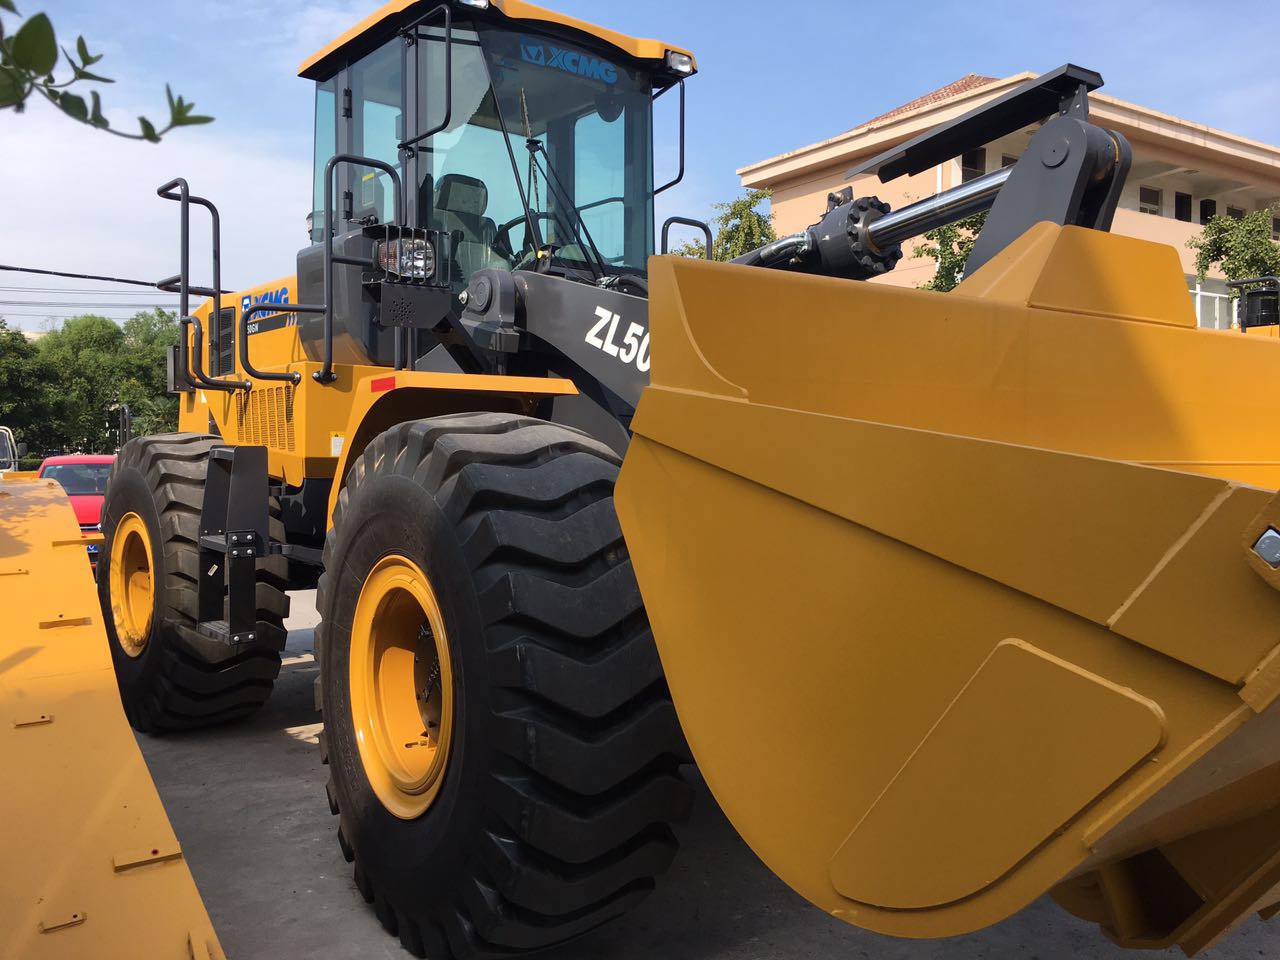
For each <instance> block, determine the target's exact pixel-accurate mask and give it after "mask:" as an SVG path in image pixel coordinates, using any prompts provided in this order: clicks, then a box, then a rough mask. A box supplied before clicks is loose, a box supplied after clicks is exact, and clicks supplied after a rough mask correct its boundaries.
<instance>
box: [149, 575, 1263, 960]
mask: <svg viewBox="0 0 1280 960" xmlns="http://www.w3.org/2000/svg"><path fill="white" fill-rule="evenodd" d="M293 609H294V613H293V616H292V617H291V619H290V621H289V627H290V633H289V645H288V650H287V652H286V659H285V664H284V668H283V670H282V671H281V674H280V680H279V683H278V685H277V687H276V690H275V692H274V693H273V694H272V698H271V700H270V702H269V703H268V704H267V706H266V708H265V709H263V710H262V711H261V712H260V713H259V714H258V715H257V716H256V717H254V718H253V719H252V720H250V721H248V722H246V723H242V724H237V725H234V726H231V727H225V728H220V729H216V730H210V731H204V732H199V733H194V734H185V735H180V736H171V737H166V738H159V739H154V738H150V737H140V738H139V740H140V742H141V744H142V749H143V753H144V754H145V755H146V758H147V762H148V764H149V765H150V767H151V772H152V775H153V776H154V778H155V781H156V785H157V786H158V787H159V789H160V794H161V796H162V797H163V798H164V802H165V806H166V807H167V808H168V811H169V817H170V819H171V820H172V821H173V826H174V829H175V830H176V831H177V834H178V839H179V840H180V841H181V842H182V845H183V848H184V850H185V852H186V857H187V860H188V862H189V863H190V866H191V871H192V873H194V874H195V878H196V883H197V884H198V885H199V887H200V891H201V893H202V894H203V895H204V899H205V904H206V906H207V907H208V909H209V913H210V915H211V916H212V917H213V922H214V925H215V927H216V928H217V930H218V933H219V936H220V937H221V938H222V943H223V946H224V947H225V948H226V951H227V955H228V957H229V958H230V960H303V958H306V960H372V958H382V957H386V958H394V960H404V958H406V957H408V956H409V955H408V954H407V953H405V952H404V951H402V950H401V949H400V944H399V941H397V940H395V939H393V938H391V937H389V936H387V935H386V934H385V933H384V932H383V930H382V928H381V926H380V925H379V924H378V922H377V920H376V919H375V918H374V916H373V912H372V911H371V910H370V909H369V908H368V907H367V906H366V905H365V903H364V901H363V900H361V898H360V895H359V894H358V893H357V892H356V888H355V885H354V884H353V883H352V880H351V868H350V866H349V865H348V864H347V863H346V862H345V861H344V860H343V859H342V854H341V853H340V852H339V850H338V844H337V841H336V840H335V838H334V833H335V831H336V829H337V821H336V819H335V818H334V817H331V816H330V815H329V807H328V804H327V803H326V801H325V796H324V779H325V773H324V768H323V767H322V766H321V764H320V759H319V755H318V748H317V746H316V733H317V731H318V730H319V725H318V724H317V722H316V720H317V715H316V713H315V711H314V710H313V706H312V690H311V688H312V680H313V678H314V677H315V674H316V669H317V668H316V664H315V661H314V659H313V658H312V656H311V649H312V647H311V644H312V629H311V628H312V627H313V626H314V625H315V622H316V617H315V594H314V592H307V593H299V594H295V595H294V598H293ZM694 776H695V779H696V775H694ZM679 833H680V839H681V841H682V844H683V846H682V848H681V852H680V856H679V857H678V858H677V860H676V863H675V865H674V866H673V867H672V869H671V871H670V873H669V874H668V875H667V876H666V877H664V878H662V881H661V882H660V883H659V887H658V891H657V892H656V893H655V894H654V895H653V896H652V897H650V898H649V900H648V901H646V902H645V903H644V905H643V906H641V907H640V908H639V909H638V910H636V911H634V912H633V913H631V914H630V915H628V916H627V917H624V918H623V919H622V920H620V921H617V922H615V923H613V924H610V925H608V926H606V927H604V928H602V929H600V930H598V931H596V932H594V933H592V934H590V935H588V936H587V937H585V938H583V939H582V940H580V941H577V942H576V943H574V944H572V945H570V946H569V947H566V948H563V949H560V950H558V951H554V952H552V953H550V954H547V956H549V957H552V958H554V960H655V958H661V960H710V958H724V960H746V958H753V960H757V958H758V960H766V958H767V960H773V958H776V960H801V958H828V957H831V958H836V957H838V958H875V960H984V958H991V960H996V958H999V960H1014V958H1018V960H1068V958H1071V960H1121V958H1130V960H1132V958H1134V957H1136V956H1137V957H1140V956H1146V957H1164V956H1165V955H1164V954H1134V953H1130V952H1128V951H1123V950H1119V949H1117V948H1115V947H1113V946H1111V945H1109V944H1108V943H1107V942H1106V941H1105V940H1104V939H1103V938H1102V937H1101V935H1100V934H1099V933H1098V931H1097V930H1096V928H1094V927H1092V926H1090V925H1089V924H1085V923H1082V922H1080V921H1078V920H1075V919H1073V918H1072V917H1070V916H1068V915H1067V914H1066V913H1064V912H1063V911H1062V910H1060V909H1058V908H1057V907H1056V906H1055V905H1054V904H1052V903H1051V902H1048V901H1042V902H1040V903H1037V904H1035V905H1033V906H1032V907H1030V908H1029V909H1027V910H1025V911H1023V912H1022V913H1021V914H1019V915H1018V916H1016V917H1013V918H1012V919H1010V920H1007V921H1006V922H1004V923H1002V924H1000V925H998V926H996V927H992V928H991V929H989V930H985V931H983V932H981V933H979V934H974V935H972V936H968V937H961V938H957V939H954V940H947V941H904V940H892V939H889V938H886V937H880V936H877V935H875V934H872V933H866V932H864V931H860V930H858V929H856V928H854V927H851V926H848V925H847V924H845V923H843V922H841V921H838V920H835V919H833V918H831V917H828V916H826V915H825V914H824V913H822V912H821V911H819V910H817V909H816V908H814V907H812V906H810V905H809V904H808V903H806V902H805V901H804V900H802V899H801V898H800V897H799V896H797V895H796V894H794V893H792V892H791V890H790V889H789V888H788V887H786V886H785V885H784V884H783V883H782V882H781V881H779V880H778V879H777V878H776V877H774V876H773V874H771V873H770V872H769V871H768V869H766V868H765V867H764V865H763V864H761V863H760V861H759V860H757V859H756V857H755V856H754V854H752V853H751V851H750V850H749V849H748V848H747V847H746V845H745V844H743V842H742V841H741V840H740V839H739V838H738V836H737V834H736V833H734V831H733V828H732V827H730V826H729V824H728V822H727V821H726V820H725V819H724V816H723V815H722V814H721V813H720V811H719V809H718V808H717V806H716V804H715V801H714V800H712V798H711V796H710V794H709V793H708V792H707V790H706V788H705V787H704V786H701V785H699V790H698V797H697V802H696V804H695V807H694V811H693V816H692V818H691V820H690V822H689V823H688V824H687V825H686V826H685V827H683V828H682V829H681V830H680V831H679ZM1168 956H1169V957H1181V956H1182V954H1181V953H1179V952H1176V951H1170V952H1169V954H1168ZM1204 956H1205V957H1207V958H1210V960H1245V958H1249V960H1255V958H1258V957H1275V956H1280V921H1278V922H1277V924H1276V925H1275V926H1273V927H1271V928H1268V927H1266V926H1265V925H1263V924H1262V923H1260V922H1259V921H1258V920H1257V919H1256V918H1255V919H1251V920H1250V921H1248V922H1247V923H1246V924H1245V925H1244V926H1243V927H1242V928H1241V929H1239V930H1237V931H1236V932H1235V933H1233V934H1232V935H1231V936H1230V937H1228V938H1227V939H1226V940H1225V941H1224V942H1223V943H1222V944H1221V945H1220V946H1218V947H1217V948H1216V949H1214V950H1212V951H1210V952H1209V953H1207V954H1204Z"/></svg>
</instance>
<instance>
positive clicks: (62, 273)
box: [0, 263, 235, 293]
mask: <svg viewBox="0 0 1280 960" xmlns="http://www.w3.org/2000/svg"><path fill="white" fill-rule="evenodd" d="M0 270H12V271H14V272H15V273H36V274H40V275H41V276H45V277H70V278H71V279H73V280H99V281H101V282H103V283H127V284H129V285H130V286H134V287H152V288H155V287H156V286H157V284H156V283H155V282H154V281H151V280H129V279H126V278H124V277H104V276H102V275H101V274H96V273H71V272H69V271H66V270H43V269H40V268H39V267H15V266H13V265H11V264H8V263H0ZM166 292H168V291H166ZM222 292H223V293H234V292H235V291H234V290H223V291H222Z"/></svg>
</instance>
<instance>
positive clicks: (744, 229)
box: [671, 190, 778, 262]
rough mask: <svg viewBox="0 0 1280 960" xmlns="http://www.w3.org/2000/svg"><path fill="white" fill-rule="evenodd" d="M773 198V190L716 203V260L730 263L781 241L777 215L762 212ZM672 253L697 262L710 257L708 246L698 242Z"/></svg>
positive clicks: (679, 247) (682, 246)
mask: <svg viewBox="0 0 1280 960" xmlns="http://www.w3.org/2000/svg"><path fill="white" fill-rule="evenodd" d="M772 195H773V194H772V191H770V190H748V191H747V192H746V193H744V194H743V195H742V196H740V197H738V198H737V199H736V200H730V201H729V202H727V203H717V204H714V206H715V209H717V210H719V211H720V213H719V215H718V216H717V217H716V218H715V220H713V221H712V223H711V226H712V228H713V232H714V235H715V242H714V244H713V245H712V247H711V252H712V254H713V257H714V259H716V260H719V261H721V262H725V261H729V260H732V259H734V258H735V257H740V256H742V255H743V254H744V253H747V252H749V251H751V250H755V249H756V248H757V247H763V246H764V245H765V244H766V243H772V242H773V241H774V240H777V239H778V235H777V234H776V233H775V232H774V229H773V215H772V214H771V213H761V212H760V210H759V207H760V205H761V204H762V203H765V202H766V201H767V200H768V199H769V198H770V197H771V196H772ZM671 252H672V253H673V254H675V255H676V256H678V257H691V258H693V259H695V260H701V259H703V258H704V257H705V256H706V255H707V251H706V247H705V246H704V245H703V244H702V243H700V242H698V241H696V240H694V241H690V242H688V243H682V244H681V245H680V246H678V247H676V248H675V249H674V250H672V251H671Z"/></svg>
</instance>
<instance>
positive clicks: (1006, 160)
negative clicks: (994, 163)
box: [1000, 153, 1018, 169]
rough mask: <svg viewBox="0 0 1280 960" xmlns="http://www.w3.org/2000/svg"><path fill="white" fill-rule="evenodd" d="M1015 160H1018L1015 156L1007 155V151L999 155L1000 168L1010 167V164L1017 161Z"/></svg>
mask: <svg viewBox="0 0 1280 960" xmlns="http://www.w3.org/2000/svg"><path fill="white" fill-rule="evenodd" d="M1017 162H1018V158H1017V157H1014V156H1010V155H1009V154H1007V153H1006V154H1004V155H1003V156H1001V157H1000V167H1001V168H1002V169H1003V168H1004V167H1012V166H1013V165H1014V164H1015V163H1017Z"/></svg>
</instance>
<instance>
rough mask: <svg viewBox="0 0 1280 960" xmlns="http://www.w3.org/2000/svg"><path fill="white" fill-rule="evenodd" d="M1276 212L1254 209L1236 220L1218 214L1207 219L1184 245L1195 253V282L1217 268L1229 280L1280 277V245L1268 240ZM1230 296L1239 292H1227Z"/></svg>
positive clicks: (1233, 290)
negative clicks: (1202, 227)
mask: <svg viewBox="0 0 1280 960" xmlns="http://www.w3.org/2000/svg"><path fill="white" fill-rule="evenodd" d="M1276 215H1277V212H1276V211H1275V210H1255V211H1254V212H1253V213H1249V214H1245V216H1243V217H1240V218H1239V219H1237V218H1236V217H1231V216H1224V215H1222V214H1218V215H1217V216H1216V217H1212V218H1210V220H1209V222H1208V223H1206V224H1205V225H1204V229H1202V230H1201V231H1200V232H1199V233H1198V234H1197V235H1196V236H1194V237H1192V238H1191V239H1190V240H1188V241H1187V246H1188V247H1190V248H1191V249H1192V250H1194V251H1195V254H1196V279H1197V280H1199V281H1200V282H1201V283H1203V282H1204V279H1205V276H1206V275H1207V274H1208V273H1209V271H1210V270H1211V269H1213V268H1214V267H1218V268H1219V269H1220V270H1221V271H1222V274H1223V276H1225V277H1226V278H1227V279H1228V280H1247V279H1249V278H1250V277H1267V276H1276V275H1280V243H1276V242H1275V241H1274V240H1272V239H1271V229H1272V223H1271V221H1272V218H1273V217H1275V216H1276ZM1230 293H1231V296H1232V297H1236V296H1239V290H1236V289H1234V288H1233V289H1232V290H1231V291H1230Z"/></svg>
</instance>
